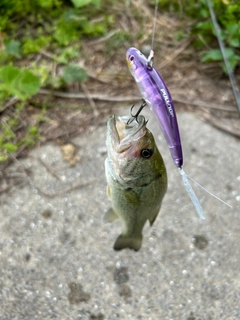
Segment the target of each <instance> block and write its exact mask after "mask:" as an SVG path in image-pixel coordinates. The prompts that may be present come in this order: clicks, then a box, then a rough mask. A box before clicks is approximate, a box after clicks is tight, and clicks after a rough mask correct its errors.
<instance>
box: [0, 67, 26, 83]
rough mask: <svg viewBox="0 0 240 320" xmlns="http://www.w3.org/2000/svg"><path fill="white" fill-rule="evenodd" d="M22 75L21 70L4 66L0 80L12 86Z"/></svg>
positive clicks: (0, 71)
mask: <svg viewBox="0 0 240 320" xmlns="http://www.w3.org/2000/svg"><path fill="white" fill-rule="evenodd" d="M20 73H21V71H20V69H19V68H16V67H13V66H4V67H2V68H0V79H1V80H2V81H3V82H5V83H6V84H11V83H12V82H13V81H14V80H15V79H16V77H18V76H19V74H20Z"/></svg>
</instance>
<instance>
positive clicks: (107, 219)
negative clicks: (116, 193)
mask: <svg viewBox="0 0 240 320" xmlns="http://www.w3.org/2000/svg"><path fill="white" fill-rule="evenodd" d="M118 219H119V217H118V216H117V215H116V213H115V212H114V211H113V209H112V208H110V209H108V210H107V211H106V212H105V213H104V215H103V217H102V221H103V223H111V222H114V221H116V220H118Z"/></svg>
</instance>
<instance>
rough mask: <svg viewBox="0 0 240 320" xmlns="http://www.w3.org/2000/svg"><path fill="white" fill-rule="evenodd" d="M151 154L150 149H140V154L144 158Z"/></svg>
mask: <svg viewBox="0 0 240 320" xmlns="http://www.w3.org/2000/svg"><path fill="white" fill-rule="evenodd" d="M152 154H153V151H152V149H149V148H146V149H142V151H141V156H142V157H143V158H145V159H149V158H150V157H151V156H152Z"/></svg>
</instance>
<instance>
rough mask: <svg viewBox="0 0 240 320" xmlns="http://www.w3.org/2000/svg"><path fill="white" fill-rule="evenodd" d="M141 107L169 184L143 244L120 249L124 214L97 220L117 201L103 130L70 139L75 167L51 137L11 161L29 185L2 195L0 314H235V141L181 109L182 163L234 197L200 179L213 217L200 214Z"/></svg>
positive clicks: (6, 319)
mask: <svg viewBox="0 0 240 320" xmlns="http://www.w3.org/2000/svg"><path fill="white" fill-rule="evenodd" d="M128 112H129V107H128V108H122V109H119V110H118V114H120V115H123V114H128ZM143 113H144V114H145V116H146V118H150V120H149V128H150V129H151V130H152V131H153V133H154V135H155V138H156V141H157V144H158V146H159V149H160V151H161V153H162V155H163V157H164V159H165V163H166V166H167V171H168V178H169V185H168V192H167V195H166V197H165V199H164V201H163V204H162V209H161V212H160V214H159V216H158V218H157V220H156V221H155V223H154V226H153V227H152V228H150V227H149V225H148V224H146V226H145V228H144V230H143V234H144V239H143V245H142V248H141V250H140V251H139V252H134V251H131V250H123V251H121V252H115V251H114V250H113V249H112V246H113V243H114V241H115V239H116V237H117V236H118V235H119V233H120V232H121V223H120V222H116V223H114V224H107V225H103V224H102V222H101V216H102V214H103V212H104V211H105V210H106V209H107V208H108V207H109V206H110V202H109V200H108V199H107V196H106V181H105V175H104V159H105V157H106V148H105V136H106V127H103V126H102V127H98V128H94V129H93V132H92V133H91V134H88V135H84V136H81V137H79V138H77V139H74V141H73V142H74V144H75V145H76V146H77V147H78V156H79V158H80V159H79V161H77V162H76V165H75V166H74V167H70V166H69V163H68V162H66V161H64V160H63V157H62V152H61V149H60V147H59V146H56V145H54V144H53V143H50V144H47V145H45V146H43V147H41V148H38V149H35V150H33V151H32V152H31V153H30V155H29V156H28V158H27V159H24V160H21V161H20V162H18V163H15V164H14V165H13V166H12V167H11V172H12V174H13V175H18V176H19V177H20V178H21V179H23V181H25V183H22V184H20V185H19V186H16V187H15V188H14V189H12V190H11V191H10V192H8V193H6V194H3V195H1V197H0V201H1V209H0V210H1V219H0V319H1V320H14V319H17V320H21V319H24V320H28V319H29V320H33V319H41V320H43V319H44V320H46V319H62V320H64V319H68V320H71V319H74V320H80V319H144V320H145V319H147V320H150V319H152V320H154V319H162V320H163V319H164V320H170V319H173V320H213V319H216V320H220V319H222V320H230V319H231V320H234V319H236V320H237V319H240V245H239V243H240V242H239V241H240V239H239V238H240V162H239V155H240V141H239V140H237V139H235V138H234V137H232V136H229V135H226V134H225V133H223V132H221V131H219V130H217V129H215V128H213V127H212V126H209V125H208V124H206V123H204V122H202V121H200V120H199V119H197V118H196V117H195V116H194V115H193V114H190V113H180V114H179V115H178V120H179V126H180V131H181V138H182V143H183V150H184V169H185V171H186V172H187V173H188V174H189V175H190V176H191V177H192V178H194V179H195V180H196V181H198V182H199V183H201V184H202V185H203V186H204V187H205V188H207V189H208V190H210V191H211V192H213V193H215V194H216V195H217V196H219V197H220V198H222V199H223V200H224V201H227V202H228V203H229V204H231V205H232V206H233V208H232V209H231V208H229V207H228V206H226V205H224V204H222V203H221V202H219V201H218V200H216V199H215V198H213V197H211V196H210V195H209V194H207V193H206V192H204V191H203V190H201V189H200V188H199V187H197V186H196V185H193V187H194V189H195V191H196V193H197V195H198V197H199V200H200V202H201V204H202V206H203V209H204V211H205V214H206V217H207V219H206V220H205V221H200V219H199V218H198V216H197V214H196V212H195V211H194V208H193V205H192V203H191V201H190V199H189V197H188V195H187V193H186V191H185V190H184V188H183V184H182V181H181V177H180V175H179V173H178V171H177V170H176V168H175V166H174V164H173V162H172V160H171V158H170V155H169V151H168V148H167V146H166V143H165V141H164V139H163V137H162V135H161V132H160V129H159V128H158V125H157V124H156V122H155V120H154V119H153V117H152V115H151V114H150V112H149V111H147V110H144V112H143ZM40 160H41V161H40ZM43 163H44V164H45V165H43ZM50 168H51V169H50ZM51 171H52V172H51ZM29 172H30V175H29V176H28V175H27V173H29ZM79 183H80V184H81V183H86V184H85V186H83V187H79V188H77V186H78V185H79ZM72 186H73V188H72V189H71V190H70V187H72ZM68 190H70V191H68Z"/></svg>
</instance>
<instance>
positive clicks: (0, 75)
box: [0, 66, 40, 100]
mask: <svg viewBox="0 0 240 320" xmlns="http://www.w3.org/2000/svg"><path fill="white" fill-rule="evenodd" d="M0 80H2V81H3V83H0V87H1V90H5V91H7V92H9V93H10V94H13V95H16V96H17V97H19V98H20V99H22V100H24V99H26V98H27V97H29V96H31V95H33V94H35V93H37V91H38V90H39V88H40V79H39V78H38V77H37V76H35V75H34V74H32V73H31V72H30V71H28V70H22V69H19V68H16V67H13V66H5V67H2V68H0Z"/></svg>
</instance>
